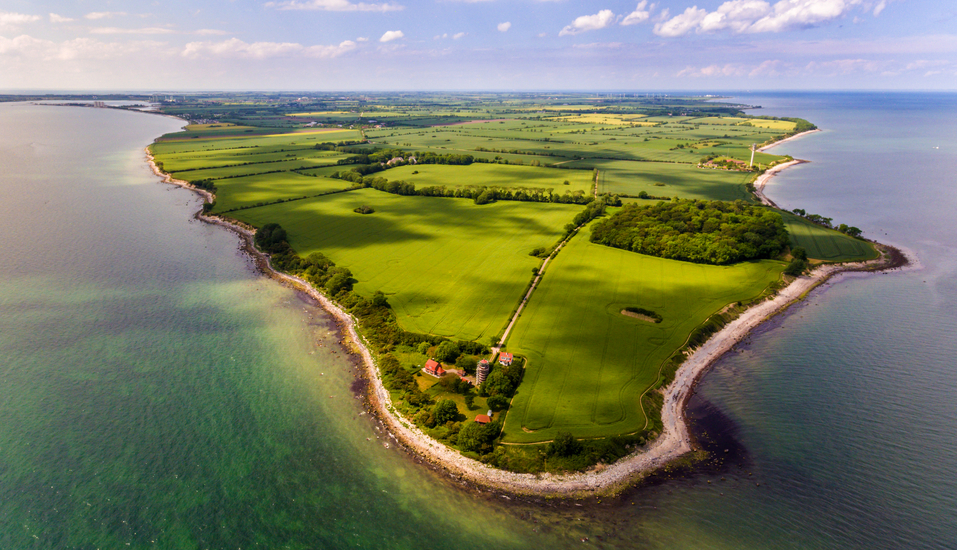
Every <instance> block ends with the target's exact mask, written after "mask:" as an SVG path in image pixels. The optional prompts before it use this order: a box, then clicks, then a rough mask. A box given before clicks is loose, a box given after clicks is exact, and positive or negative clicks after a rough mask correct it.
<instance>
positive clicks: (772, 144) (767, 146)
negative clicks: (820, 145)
mask: <svg viewBox="0 0 957 550" xmlns="http://www.w3.org/2000/svg"><path fill="white" fill-rule="evenodd" d="M821 131H823V130H821V129H820V128H815V129H813V130H808V131H807V132H801V133H800V134H794V135H793V136H791V137H786V138H784V139H782V140H778V141H775V142H774V143H769V144H767V145H765V146H764V147H761V148H760V149H758V152H759V153H763V152H765V151H767V150H768V149H771V148H773V147H777V146H778V145H781V144H782V143H787V142H789V141H794V140H796V139H798V138H802V137H804V136H806V135H809V134H813V133H815V132H821Z"/></svg>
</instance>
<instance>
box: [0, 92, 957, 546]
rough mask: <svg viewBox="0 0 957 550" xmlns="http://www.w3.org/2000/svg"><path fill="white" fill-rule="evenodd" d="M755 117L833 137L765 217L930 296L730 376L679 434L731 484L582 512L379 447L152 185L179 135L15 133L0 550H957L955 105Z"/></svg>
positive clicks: (32, 120) (5, 232) (135, 117)
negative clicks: (884, 253) (478, 487)
mask: <svg viewBox="0 0 957 550" xmlns="http://www.w3.org/2000/svg"><path fill="white" fill-rule="evenodd" d="M741 99H742V100H743V101H746V102H748V103H756V104H761V105H763V106H764V107H765V109H764V110H763V112H764V113H766V114H777V115H791V116H801V117H804V118H807V119H809V120H812V121H814V122H815V123H817V124H818V125H820V126H821V127H823V128H825V129H826V131H825V132H821V133H818V134H815V135H814V136H812V137H809V138H805V139H803V140H799V141H795V142H792V143H789V144H786V145H783V146H781V148H780V149H779V152H782V153H790V154H792V155H794V156H796V157H801V158H809V159H811V160H813V163H811V164H806V165H802V166H800V167H798V168H795V169H793V170H790V171H788V172H786V173H784V174H782V175H780V176H778V177H777V178H775V180H774V181H773V183H772V184H771V185H770V186H769V187H768V189H767V192H768V193H769V195H770V196H771V197H772V198H774V199H775V200H776V201H778V202H779V204H781V205H782V206H784V207H788V208H794V207H801V208H806V209H807V210H808V211H811V212H815V213H819V214H823V215H826V216H831V217H834V218H835V220H836V221H838V222H845V223H848V224H851V225H857V226H858V227H861V228H862V229H864V230H865V234H866V235H868V236H872V237H875V238H879V239H880V240H884V241H887V242H890V243H893V244H897V245H900V246H903V247H906V248H907V249H909V250H911V251H913V253H914V254H916V255H917V256H918V257H919V259H920V263H921V265H922V268H921V269H919V270H911V271H906V272H902V273H891V274H887V275H868V276H853V277H848V278H846V279H842V280H840V281H836V282H834V283H832V284H831V285H829V286H828V288H826V289H823V290H822V291H819V292H816V293H815V294H814V295H812V297H811V298H810V299H809V300H808V301H807V303H806V304H805V305H802V306H800V307H799V308H797V309H796V310H794V311H793V312H792V313H791V314H790V315H788V316H787V317H786V318H783V319H781V320H778V321H777V322H776V323H774V324H772V326H770V327H767V328H766V329H764V330H762V331H761V332H760V333H759V334H756V335H754V336H753V337H752V338H751V339H750V340H749V342H747V343H746V344H744V345H742V346H740V347H739V348H738V350H736V351H735V352H734V353H732V354H730V355H729V356H727V357H726V358H725V359H724V360H723V361H721V362H720V363H719V364H718V365H717V366H716V367H715V369H714V370H713V371H712V372H711V373H710V374H709V375H708V376H706V377H705V379H704V380H703V382H702V384H701V385H700V387H699V391H698V395H697V396H696V398H695V402H694V404H693V406H694V413H695V415H696V416H698V417H700V418H702V419H703V420H702V426H706V427H707V428H708V430H709V434H710V435H714V436H715V437H718V438H719V439H720V444H719V447H725V448H731V450H732V451H733V452H730V453H729V454H727V455H723V454H722V453H721V449H720V448H719V452H718V455H719V458H722V457H724V456H727V457H728V460H727V461H725V462H724V465H723V466H721V467H718V468H715V469H707V470H703V471H701V472H699V473H697V474H695V475H691V476H685V477H680V478H677V479H671V480H666V481H663V482H661V483H658V484H655V485H651V486H646V487H643V488H640V489H638V490H636V491H633V492H631V493H629V494H627V495H624V497H623V498H621V499H614V500H610V501H609V500H606V501H604V502H602V503H595V502H588V503H580V504H583V505H582V506H577V505H576V503H571V504H565V505H557V504H555V503H535V502H518V501H516V500H508V499H506V498H503V497H502V496H501V495H494V494H486V493H476V492H474V491H470V490H466V489H463V488H462V487H460V486H458V485H457V483H456V482H455V481H452V480H447V479H445V478H443V477H440V476H437V475H435V474H434V473H433V472H431V471H429V470H428V469H426V468H425V467H423V466H422V465H419V464H417V463H415V462H414V461H412V460H409V458H408V457H407V456H405V455H404V454H403V452H402V451H400V450H397V449H396V448H395V447H394V446H393V445H391V444H390V443H389V442H390V440H389V439H388V438H387V436H386V435H385V434H384V433H382V432H381V431H380V430H379V429H378V426H377V425H376V423H375V422H374V421H372V420H371V419H369V417H368V416H367V415H365V414H363V412H364V411H363V410H362V406H361V402H360V401H359V400H357V399H355V396H354V395H353V393H352V391H351V389H350V388H351V386H352V383H353V382H354V380H355V377H354V372H353V367H352V366H351V365H350V364H349V363H348V362H347V361H346V360H344V359H343V354H342V352H341V350H338V349H337V348H336V346H335V338H334V337H333V336H334V335H333V333H332V328H333V327H331V326H330V325H329V324H328V321H327V319H326V317H325V316H324V315H323V313H322V312H321V311H320V310H318V309H317V308H315V307H314V306H313V305H312V304H309V303H307V302H305V301H304V300H303V299H302V298H300V297H299V296H298V295H297V294H296V293H294V292H291V291H289V290H287V289H285V288H283V287H281V286H279V285H277V284H275V283H273V282H272V281H269V280H266V279H264V278H263V277H261V276H259V275H258V274H257V273H256V272H255V270H254V269H253V268H252V266H251V265H250V262H249V261H248V259H247V258H245V257H244V256H243V254H242V253H241V252H240V251H239V250H238V247H237V239H236V238H235V237H234V236H233V235H231V234H229V233H228V232H226V231H224V230H222V229H220V228H217V227H211V226H207V225H205V224H202V223H200V222H197V221H195V220H192V218H191V215H192V213H193V212H194V211H195V210H196V209H197V208H198V207H199V202H198V201H197V199H196V198H194V197H193V196H192V195H191V194H189V193H188V192H186V191H183V190H180V189H176V188H173V187H170V186H166V185H162V184H159V183H157V178H155V177H154V176H152V175H151V174H150V173H149V170H148V169H147V168H146V167H145V165H144V162H143V160H144V157H143V150H142V149H143V147H144V146H145V145H146V144H148V143H149V142H150V141H151V140H152V139H153V138H154V137H155V136H157V135H160V134H162V133H165V132H169V131H172V130H175V129H176V128H178V127H179V123H178V121H176V120H172V119H168V118H163V117H159V116H155V115H144V114H136V113H126V112H117V111H109V110H101V109H80V108H61V107H39V106H30V105H23V104H17V105H11V104H0V128H3V129H4V131H3V132H0V167H2V170H0V214H2V215H0V235H2V237H0V239H2V240H0V242H2V244H3V255H4V261H3V262H0V548H2V549H7V548H12V549H19V548H84V549H85V548H223V549H226V548H255V547H259V548H422V547H434V548H490V547H503V548H529V547H536V546H541V547H549V548H551V547H571V546H574V547H582V546H583V543H582V539H583V538H585V537H587V538H588V541H587V545H590V546H596V547H599V548H729V549H730V548H900V547H910V548H957V536H955V533H957V496H955V495H957V482H955V479H954V474H955V472H957V438H955V437H954V431H955V430H954V428H955V427H957V361H955V360H954V357H955V352H957V349H955V348H957V338H955V337H954V334H955V332H957V331H955V328H957V307H955V306H957V250H955V248H954V245H953V244H952V243H953V239H952V236H953V234H954V233H955V230H954V229H955V225H954V221H953V215H952V213H953V212H954V211H957V204H955V202H957V193H955V192H954V186H955V183H957V181H955V179H957V178H955V176H954V170H955V169H954V168H953V167H955V166H957V96H955V95H941V94H936V95H935V94H889V95H888V94H777V95H765V96H742V97H741ZM934 147H939V149H935V148H934ZM712 432H713V433H712ZM729 437H730V438H731V439H728V438H729Z"/></svg>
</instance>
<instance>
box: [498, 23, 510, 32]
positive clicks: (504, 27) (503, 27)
mask: <svg viewBox="0 0 957 550" xmlns="http://www.w3.org/2000/svg"><path fill="white" fill-rule="evenodd" d="M496 28H497V29H498V32H507V31H508V29H511V28H512V22H511V21H506V22H504V23H499V24H498V26H497V27H496Z"/></svg>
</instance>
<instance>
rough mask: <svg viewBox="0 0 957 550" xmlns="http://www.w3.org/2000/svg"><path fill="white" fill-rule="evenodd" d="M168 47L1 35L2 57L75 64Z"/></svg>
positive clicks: (139, 43) (136, 42)
mask: <svg viewBox="0 0 957 550" xmlns="http://www.w3.org/2000/svg"><path fill="white" fill-rule="evenodd" d="M164 47H165V45H164V44H162V43H159V42H153V41H132V42H123V43H119V42H101V41H99V40H96V39H92V38H76V39H73V40H67V41H65V42H59V43H57V42H52V41H50V40H40V39H37V38H33V37H31V36H26V35H21V36H18V37H16V38H4V37H2V36H0V54H2V55H5V56H18V57H22V58H25V59H30V60H40V61H73V60H77V59H81V60H90V59H100V60H102V59H115V58H118V57H123V56H127V55H133V54H138V53H140V52H143V51H151V52H154V53H156V52H158V51H161V50H162V49H163V48H164Z"/></svg>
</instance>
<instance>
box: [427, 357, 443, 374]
mask: <svg viewBox="0 0 957 550" xmlns="http://www.w3.org/2000/svg"><path fill="white" fill-rule="evenodd" d="M422 370H424V371H425V372H426V373H428V374H431V375H432V376H442V375H443V374H445V369H443V368H442V364H441V363H439V362H438V361H436V360H435V359H429V360H428V361H426V362H425V367H424V368H423V369H422Z"/></svg>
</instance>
